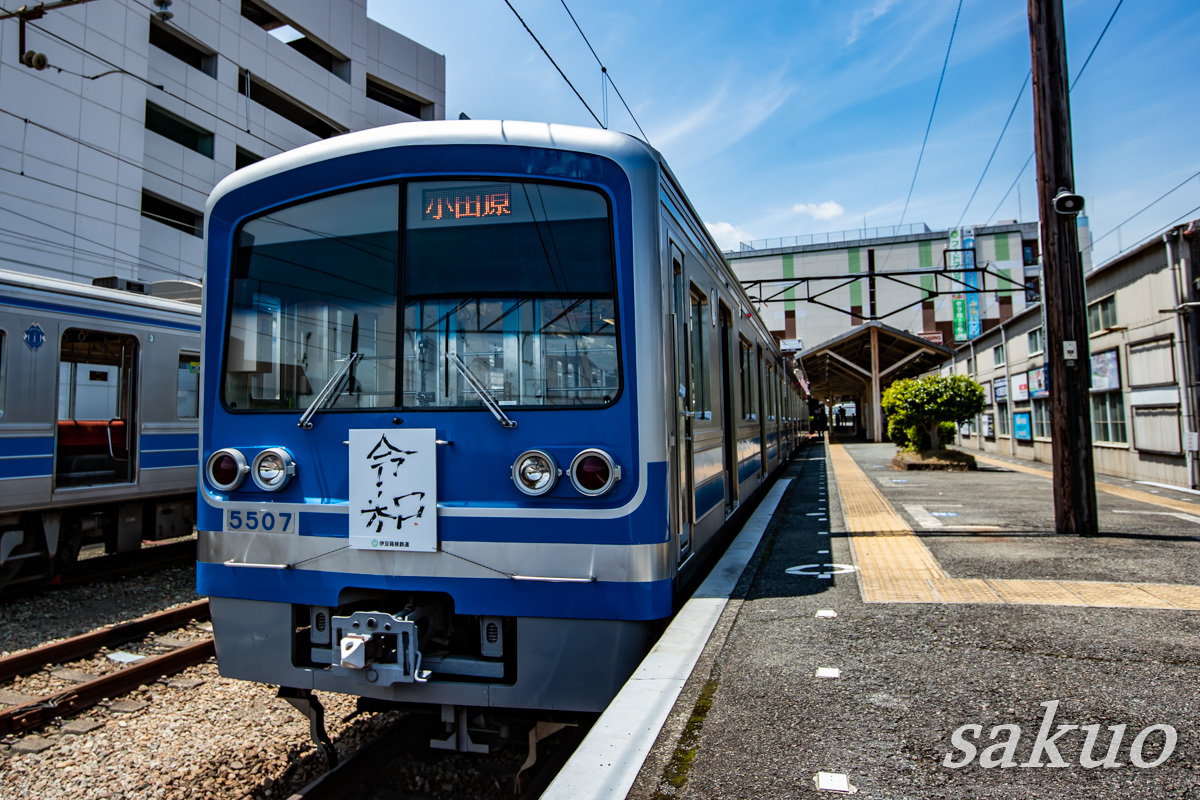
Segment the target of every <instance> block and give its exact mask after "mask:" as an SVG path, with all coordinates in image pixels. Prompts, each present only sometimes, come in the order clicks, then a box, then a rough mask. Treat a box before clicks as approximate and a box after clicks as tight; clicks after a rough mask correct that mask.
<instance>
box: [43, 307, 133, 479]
mask: <svg viewBox="0 0 1200 800" xmlns="http://www.w3.org/2000/svg"><path fill="white" fill-rule="evenodd" d="M137 354H138V343H137V338H136V337H134V336H129V335H124V334H117V333H105V332H103V331H93V330H86V329H83V328H68V329H67V330H66V331H65V332H64V333H63V336H62V344H61V350H60V354H59V361H58V417H57V435H56V443H55V448H54V486H55V488H57V489H65V488H73V487H79V486H98V485H105V484H116V483H132V482H133V481H134V480H135V479H136V477H137V472H136V470H135V468H134V466H135V464H136V463H137V460H136V456H137V453H136V448H137V440H138V436H137V428H136V425H135V422H136V417H135V414H136V412H137V391H136V389H137V385H136V381H137Z"/></svg>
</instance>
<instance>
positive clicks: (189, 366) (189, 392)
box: [175, 353, 200, 419]
mask: <svg viewBox="0 0 1200 800" xmlns="http://www.w3.org/2000/svg"><path fill="white" fill-rule="evenodd" d="M175 397H176V401H175V403H176V416H178V417H179V418H180V419H196V418H197V417H199V416H200V354H199V353H180V354H179V370H178V372H176V375H175Z"/></svg>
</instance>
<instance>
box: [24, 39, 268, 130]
mask: <svg viewBox="0 0 1200 800" xmlns="http://www.w3.org/2000/svg"><path fill="white" fill-rule="evenodd" d="M29 24H30V25H31V26H32V27H34V28H37V30H38V31H39V32H41V33H44V34H45V35H47V36H49V37H51V38H52V39H57V40H58V41H60V42H62V43H63V44H65V45H67V46H68V47H71V48H74V49H75V50H78V51H79V52H81V53H83V54H84V55H87V56H89V57H91V58H94V59H95V60H97V61H99V62H101V63H103V64H107V65H108V66H110V67H112V68H113V69H112V72H114V73H119V74H121V75H128V76H129V77H131V78H133V79H134V80H136V81H139V82H141V83H144V84H146V85H147V86H149V87H151V88H153V89H158V90H159V91H160V92H162V93H163V94H165V95H167V96H168V97H173V98H175V99H176V100H178V101H179V102H180V103H183V104H184V105H185V106H187V107H188V108H194V109H195V110H197V111H199V112H201V113H203V114H207V115H208V116H210V117H212V118H213V119H215V120H218V121H221V122H228V120H227V119H225V118H224V117H222V116H221V115H220V114H219V113H217V112H215V111H210V110H208V109H207V108H204V107H203V106H199V105H196V104H195V103H193V102H191V101H190V100H187V99H186V98H183V97H180V96H179V95H177V94H175V93H174V92H172V91H171V90H170V89H168V88H167V87H166V86H164V85H163V84H161V83H155V82H154V81H152V80H150V79H149V78H143V77H142V76H141V75H138V74H136V73H133V72H130V71H129V70H127V69H125V68H124V67H122V66H120V65H119V64H114V63H113V62H111V61H109V60H108V59H106V58H104V57H103V56H98V55H96V54H95V53H93V52H92V51H91V50H88V49H87V48H86V47H83V46H82V45H78V44H75V43H74V42H72V41H70V40H69V39H66V38H64V37H62V36H59V35H58V34H57V33H54V32H53V31H48V30H46V29H45V28H43V27H42V26H40V25H35V24H34V23H32V22H31V23H29ZM221 57H222V58H224V59H226V60H227V61H229V62H230V63H232V64H233V65H234V66H235V67H237V68H238V69H239V70H240V69H242V66H241V65H240V64H238V63H237V62H236V61H234V60H233V59H231V58H229V57H228V56H225V55H221ZM54 69H59V68H58V67H55V68H54ZM102 74H110V73H102ZM81 77H83V78H86V79H89V80H92V79H95V78H98V77H101V76H100V75H94V76H87V75H84V76H81ZM248 122H249V121H248V120H247V123H248ZM235 127H236V126H235ZM239 130H244V131H245V133H247V134H248V135H250V136H252V137H253V138H255V139H257V140H259V141H260V142H262V143H263V144H266V145H269V146H271V147H273V148H275V149H276V150H278V151H279V152H281V153H282V152H285V151H286V150H287V148H286V147H281V146H280V145H278V144H276V143H274V142H272V141H270V140H269V139H266V138H264V137H262V136H259V135H258V134H257V133H254V132H253V131H251V130H250V129H249V128H244V129H243V128H239Z"/></svg>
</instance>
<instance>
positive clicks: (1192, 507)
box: [963, 450, 1200, 516]
mask: <svg viewBox="0 0 1200 800" xmlns="http://www.w3.org/2000/svg"><path fill="white" fill-rule="evenodd" d="M963 452H964V453H970V454H971V455H973V456H975V460H976V461H983V462H986V463H988V464H992V465H995V466H997V467H1003V468H1004V469H1011V470H1014V471H1016V472H1024V473H1026V474H1028V475H1037V476H1039V477H1042V478H1051V479H1053V478H1054V473H1053V472H1052V471H1051V470H1048V469H1038V468H1037V467H1030V466H1026V465H1025V464H1014V463H1012V462H1010V461H1004V460H1002V459H999V458H990V457H989V456H984V455H980V454H979V453H976V452H974V451H971V450H964V451H963ZM1096 490H1097V491H1100V492H1104V493H1105V494H1111V495H1115V496H1116V497H1123V498H1125V499H1126V500H1133V501H1134V502H1135V503H1150V504H1151V505H1156V506H1162V507H1163V508H1169V509H1172V510H1173V511H1182V512H1183V513H1185V514H1195V515H1196V516H1200V505H1197V504H1196V503H1189V502H1187V501H1185V500H1175V499H1173V498H1170V497H1163V496H1162V495H1157V494H1151V493H1150V492H1143V491H1140V490H1138V489H1130V488H1129V487H1127V486H1113V485H1112V484H1109V483H1097V484H1096Z"/></svg>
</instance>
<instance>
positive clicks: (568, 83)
mask: <svg viewBox="0 0 1200 800" xmlns="http://www.w3.org/2000/svg"><path fill="white" fill-rule="evenodd" d="M504 5H506V6H508V10H509V11H511V12H512V13H513V15H514V16H515V17H516V18H517V20H518V21H519V22H520V23H521V27H523V28H525V32H526V33H528V34H529V35H530V36H532V37H533V41H534V42H536V43H537V46H538V47H540V48H541V49H542V52H543V53H545V55H546V58H548V59H550V63H551V64H553V65H554V68H555V69H556V70H558V74H559V75H561V76H562V79H563V80H564V81H566V82H567V86H570V87H571V91H572V92H574V93H575V96H576V97H578V98H579V102H581V103H583V107H584V108H586V109H587V110H588V113H589V114H591V115H592V119H594V120H596V124H597V125H599V126H600V127H601V128H603V127H604V123H603V122H601V121H600V118H599V117H597V116H596V112H595V111H592V107H591V106H589V105H588V102H587V100H584V99H583V95H581V94H580V93H579V90H578V89H576V88H575V84H573V83H571V79H570V78H568V77H567V75H566V73H565V72H563V71H562V67H560V66H558V62H557V61H555V60H554V57H553V56H551V55H550V53H549V51H547V50H546V48H545V46H543V45H542V43H541V41H540V40H539V39H538V38H537V36H535V35H534V33H533V31H531V30H530V29H529V26H528V25H526V24H525V20H523V19H521V15H520V14H518V13H517V10H516V9H515V8H513V5H512V3H510V2H508V0H504ZM588 46H589V47H590V46H591V45H588ZM614 88H615V87H614ZM618 94H619V93H618ZM622 102H623V101H622Z"/></svg>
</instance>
